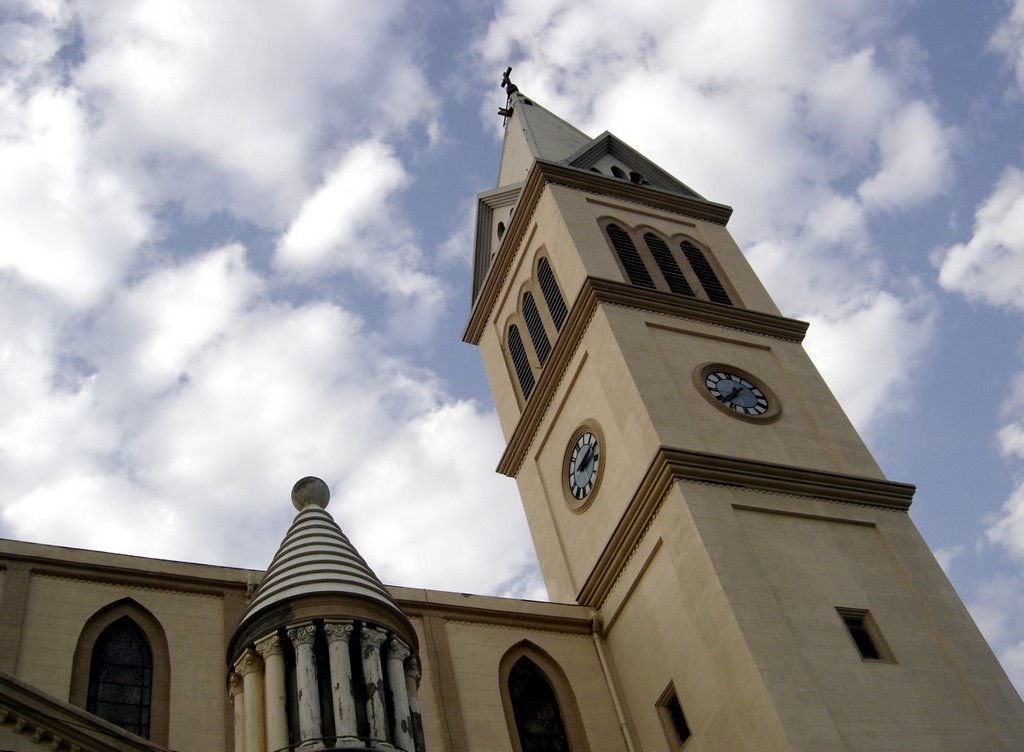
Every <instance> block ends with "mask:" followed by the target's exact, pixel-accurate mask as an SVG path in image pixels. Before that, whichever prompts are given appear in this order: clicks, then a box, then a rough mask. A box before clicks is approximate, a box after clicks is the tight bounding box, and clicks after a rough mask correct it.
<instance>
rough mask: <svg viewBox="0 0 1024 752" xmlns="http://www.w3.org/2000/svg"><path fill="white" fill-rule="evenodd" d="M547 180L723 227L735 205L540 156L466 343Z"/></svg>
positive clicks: (486, 312)
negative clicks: (718, 202)
mask: <svg viewBox="0 0 1024 752" xmlns="http://www.w3.org/2000/svg"><path fill="white" fill-rule="evenodd" d="M548 183H555V184H557V185H564V186H566V187H569V188H575V189H577V190H581V191H587V192H589V193H599V194H601V195H602V196H611V197H613V198H618V199H622V200H625V201H630V202H633V203H641V204H643V205H645V206H652V207H655V208H658V209H664V210H666V211H670V212H674V213H676V214H682V215H684V216H687V217H694V218H696V219H703V220H707V221H709V222H715V223H717V224H722V225H724V224H725V223H726V222H728V221H729V217H730V216H731V215H732V208H731V207H728V206H725V205H723V204H716V203H713V202H711V201H706V200H704V199H699V198H694V197H692V196H684V195H681V194H678V193H674V192H669V191H664V190H660V189H658V188H652V187H650V186H643V185H635V184H634V183H627V182H624V181H622V180H618V179H616V178H610V177H607V176H605V175H599V174H597V173H594V172H590V171H588V170H581V169H578V168H575V167H566V166H564V165H560V164H555V163H554V162H545V161H542V160H537V161H536V162H534V165H533V167H532V168H531V169H530V174H529V176H528V177H527V179H526V184H525V186H524V187H523V192H522V195H521V196H520V197H519V203H518V205H517V206H516V210H515V214H514V215H513V216H512V221H511V222H510V224H509V227H508V229H507V230H506V232H505V237H504V238H503V240H502V243H501V246H500V247H499V248H498V253H497V254H496V255H495V257H494V261H493V262H492V263H491V266H490V269H489V270H488V272H487V278H486V280H485V281H484V284H483V287H482V288H481V290H480V294H479V295H478V296H477V298H476V300H475V302H474V304H473V310H472V312H471V313H470V316H469V321H468V322H467V324H466V329H465V331H463V333H462V339H463V341H464V342H468V343H470V344H473V345H476V344H478V343H479V342H480V337H481V335H482V334H483V331H484V326H485V324H486V323H487V320H488V318H489V317H490V314H491V311H492V310H493V308H494V305H495V303H496V302H497V300H498V294H499V293H500V292H501V288H502V287H503V286H504V283H505V278H506V276H507V275H508V272H509V270H510V269H511V268H512V261H513V259H514V258H515V255H516V252H517V250H518V249H519V246H520V244H521V242H522V240H523V237H524V236H525V233H526V229H527V227H528V225H529V222H530V219H531V218H532V216H533V212H534V209H535V208H536V206H537V202H538V201H539V200H540V197H541V195H542V194H543V192H544V188H545V186H547V184H548Z"/></svg>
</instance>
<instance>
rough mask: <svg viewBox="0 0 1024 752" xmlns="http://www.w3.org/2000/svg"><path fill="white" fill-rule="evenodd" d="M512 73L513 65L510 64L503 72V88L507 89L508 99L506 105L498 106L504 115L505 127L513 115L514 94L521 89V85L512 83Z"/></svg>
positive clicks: (502, 122)
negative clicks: (510, 75) (510, 76)
mask: <svg viewBox="0 0 1024 752" xmlns="http://www.w3.org/2000/svg"><path fill="white" fill-rule="evenodd" d="M511 73H512V66H511V65H510V66H509V67H507V68H506V69H505V72H504V73H502V74H501V88H502V89H504V90H505V94H506V99H505V106H504V107H499V108H498V114H499V115H501V117H502V121H501V125H502V127H503V128H504V127H505V126H506V125H508V119H509V118H510V117H512V95H513V94H515V93H516V92H517V91H519V87H518V86H516V85H515V84H514V83H512V79H511V78H509V74H511Z"/></svg>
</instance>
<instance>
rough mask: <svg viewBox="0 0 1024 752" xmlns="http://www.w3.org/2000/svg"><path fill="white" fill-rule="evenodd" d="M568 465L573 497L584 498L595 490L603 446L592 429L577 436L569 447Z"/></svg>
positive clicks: (570, 490) (568, 478)
mask: <svg viewBox="0 0 1024 752" xmlns="http://www.w3.org/2000/svg"><path fill="white" fill-rule="evenodd" d="M568 459H569V461H568V467H567V473H568V477H567V478H566V480H567V481H568V485H569V493H571V494H572V495H573V498H576V499H579V500H581V501H582V500H583V499H585V498H587V497H588V496H589V495H590V493H591V492H592V491H593V490H594V484H595V483H596V482H597V473H598V470H599V469H600V467H601V446H600V444H599V443H598V441H597V436H595V435H594V434H593V433H591V432H590V431H584V432H583V433H581V434H579V435H578V436H577V437H576V441H575V443H573V444H571V445H570V448H569V458H568Z"/></svg>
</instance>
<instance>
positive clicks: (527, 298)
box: [523, 292, 551, 366]
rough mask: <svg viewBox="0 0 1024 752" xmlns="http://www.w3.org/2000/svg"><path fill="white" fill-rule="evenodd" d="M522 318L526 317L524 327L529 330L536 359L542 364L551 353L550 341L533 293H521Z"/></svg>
mask: <svg viewBox="0 0 1024 752" xmlns="http://www.w3.org/2000/svg"><path fill="white" fill-rule="evenodd" d="M523 318H524V319H526V329H527V330H528V331H529V332H530V341H531V342H533V351H534V352H535V353H537V360H538V362H539V363H540V364H541V365H542V366H543V365H544V364H545V363H546V362H547V360H548V355H550V354H551V342H550V341H549V340H548V334H547V332H545V331H544V322H543V321H541V318H540V311H538V310H537V303H536V302H535V301H534V299H533V293H530V292H527V293H525V294H524V295H523Z"/></svg>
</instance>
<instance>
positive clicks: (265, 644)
mask: <svg viewBox="0 0 1024 752" xmlns="http://www.w3.org/2000/svg"><path fill="white" fill-rule="evenodd" d="M256 652H257V653H259V654H260V657H261V658H263V660H267V658H268V657H269V656H272V655H284V648H282V647H281V638H280V637H278V636H277V633H276V632H273V633H271V634H268V635H267V636H266V637H261V638H260V639H258V640H256Z"/></svg>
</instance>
